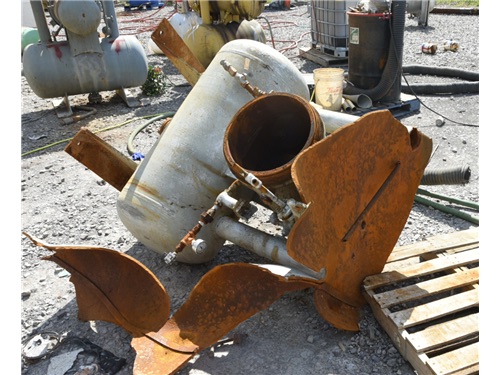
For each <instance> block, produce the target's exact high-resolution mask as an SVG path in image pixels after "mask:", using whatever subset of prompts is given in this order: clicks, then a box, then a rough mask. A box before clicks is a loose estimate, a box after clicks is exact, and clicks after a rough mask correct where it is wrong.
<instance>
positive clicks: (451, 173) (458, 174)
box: [420, 165, 471, 185]
mask: <svg viewBox="0 0 500 375" xmlns="http://www.w3.org/2000/svg"><path fill="white" fill-rule="evenodd" d="M470 175H471V170H470V168H469V167H468V166H466V165H465V166H462V167H453V168H442V169H426V170H425V171H424V175H423V176H422V179H421V180H420V185H463V184H467V183H468V182H469V180H470Z"/></svg>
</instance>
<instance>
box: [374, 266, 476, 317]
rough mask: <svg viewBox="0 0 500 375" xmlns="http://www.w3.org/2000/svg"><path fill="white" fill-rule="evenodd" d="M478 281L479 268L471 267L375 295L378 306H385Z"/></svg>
mask: <svg viewBox="0 0 500 375" xmlns="http://www.w3.org/2000/svg"><path fill="white" fill-rule="evenodd" d="M478 281H479V269H477V268H473V269H470V270H466V271H464V272H459V273H453V274H450V275H446V276H443V277H440V278H436V279H431V280H427V281H423V282H420V283H417V284H413V285H409V286H406V287H402V288H399V289H396V290H391V291H388V292H382V293H379V294H377V295H376V296H375V299H376V300H377V301H378V303H379V305H380V307H382V308H387V307H391V306H394V305H396V304H400V303H406V302H410V301H414V300H416V299H420V298H423V297H428V296H430V295H433V294H437V293H440V292H446V291H448V290H452V289H456V288H460V287H463V286H468V285H471V284H473V283H477V282H478Z"/></svg>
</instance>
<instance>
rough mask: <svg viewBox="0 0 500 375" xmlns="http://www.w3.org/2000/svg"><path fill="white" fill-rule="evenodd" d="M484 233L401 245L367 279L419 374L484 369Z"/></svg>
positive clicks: (373, 302) (380, 313) (459, 374)
mask: <svg viewBox="0 0 500 375" xmlns="http://www.w3.org/2000/svg"><path fill="white" fill-rule="evenodd" d="M478 234H479V230H478V228H475V229H471V230H468V231H462V232H457V233H451V234H447V235H444V236H443V235H442V236H436V237H435V238H428V239H426V240H425V241H423V242H422V243H419V244H413V245H407V246H402V247H400V248H395V249H394V250H393V253H392V254H391V257H389V260H388V262H387V264H386V267H385V268H384V271H383V272H382V273H380V274H378V275H372V276H369V277H367V278H366V279H365V280H364V282H363V288H364V294H365V297H366V299H367V301H368V303H369V304H370V306H371V308H372V310H373V313H374V315H375V317H376V319H377V320H378V322H379V323H380V325H381V326H382V327H383V329H384V330H385V331H386V332H387V334H388V335H389V337H390V338H391V339H392V341H393V343H394V344H395V346H396V348H397V349H398V350H399V351H400V353H401V354H402V355H403V357H404V358H405V359H406V360H407V361H409V362H410V363H411V364H412V366H413V367H414V368H415V370H416V372H417V373H418V374H419V375H472V374H478V373H479V355H478V346H479V324H478V321H479V239H478Z"/></svg>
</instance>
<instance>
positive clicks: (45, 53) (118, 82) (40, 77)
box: [23, 0, 148, 98]
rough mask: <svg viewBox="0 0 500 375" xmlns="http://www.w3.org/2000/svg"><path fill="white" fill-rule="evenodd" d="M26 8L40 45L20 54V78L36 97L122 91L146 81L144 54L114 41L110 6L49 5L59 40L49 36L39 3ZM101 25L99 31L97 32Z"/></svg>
mask: <svg viewBox="0 0 500 375" xmlns="http://www.w3.org/2000/svg"><path fill="white" fill-rule="evenodd" d="M30 5H31V8H32V12H33V17H34V19H35V22H36V25H37V29H38V32H39V35H40V42H38V43H36V44H31V45H29V46H28V47H26V49H25V50H24V53H23V72H24V76H25V77H26V81H27V82H28V84H29V85H30V87H31V89H32V90H33V92H34V93H35V94H36V95H38V96H39V97H41V98H54V97H61V96H66V95H77V94H84V93H95V92H99V91H109V90H117V89H125V88H129V87H137V86H141V85H142V84H143V83H144V82H145V81H146V78H147V74H148V63H147V58H146V53H145V51H144V49H143V47H142V45H141V44H140V42H139V41H138V40H137V38H136V37H134V36H120V35H119V31H118V25H117V21H116V14H115V9H114V4H113V2H112V1H109V0H103V1H96V0H79V1H73V0H51V1H49V2H48V13H49V14H50V17H51V18H52V20H50V24H52V25H54V24H57V25H58V26H60V27H61V28H62V29H61V30H62V31H63V32H61V35H59V32H58V33H55V34H54V33H52V32H51V30H49V27H48V23H47V18H46V14H45V11H44V8H43V6H42V2H41V1H31V2H30ZM101 21H104V24H105V26H104V27H103V28H102V29H101V31H98V27H99V26H100V24H101ZM61 30H60V31H61ZM101 37H102V38H101Z"/></svg>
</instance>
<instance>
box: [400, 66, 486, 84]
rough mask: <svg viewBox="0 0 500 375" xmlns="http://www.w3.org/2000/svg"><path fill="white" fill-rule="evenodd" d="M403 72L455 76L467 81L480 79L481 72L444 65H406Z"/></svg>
mask: <svg viewBox="0 0 500 375" xmlns="http://www.w3.org/2000/svg"><path fill="white" fill-rule="evenodd" d="M403 73H406V74H422V75H432V76H441V77H455V78H461V79H464V80H466V81H479V72H473V71H470V70H465V69H458V68H447V67H442V66H428V65H418V64H416V65H405V66H403Z"/></svg>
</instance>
